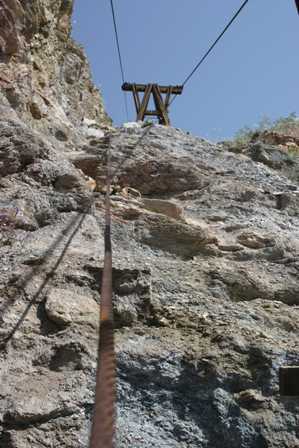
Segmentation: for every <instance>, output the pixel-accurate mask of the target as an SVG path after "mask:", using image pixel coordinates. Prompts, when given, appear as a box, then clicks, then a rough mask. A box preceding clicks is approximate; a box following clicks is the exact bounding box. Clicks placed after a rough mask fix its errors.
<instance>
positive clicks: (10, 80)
mask: <svg viewBox="0 0 299 448" xmlns="http://www.w3.org/2000/svg"><path fill="white" fill-rule="evenodd" d="M4 3H5V6H7V5H8V6H9V7H10V8H11V9H12V8H13V5H14V4H15V5H17V3H18V2H17V0H15V2H13V1H10V0H7V1H5V2H4V0H2V1H1V0H0V6H2V5H3V4H4ZM19 3H20V4H21V5H22V8H23V12H22V10H21V9H20V11H21V12H22V14H23V13H24V16H23V18H25V22H24V21H22V20H21V21H20V22H18V23H20V28H18V33H19V34H18V35H15V38H20V39H18V42H17V41H16V39H15V38H14V39H15V40H14V41H11V42H9V40H8V39H7V36H8V33H7V29H6V28H5V27H4V28H1V26H0V36H1V38H0V46H2V48H3V36H4V38H5V39H6V40H5V44H6V43H7V45H8V46H7V48H8V47H10V49H11V50H9V51H14V53H9V51H8V50H7V52H6V53H5V54H3V51H2V54H1V56H0V59H1V62H0V102H1V106H0V257H1V264H0V323H1V329H0V342H1V344H0V446H1V448H2V446H3V448H4V447H5V448H42V447H49V448H50V447H57V446H61V447H64V448H86V446H87V444H88V436H89V430H90V420H91V415H92V411H93V404H94V389H95V368H96V362H97V346H98V340H97V338H98V304H99V302H100V288H101V274H102V268H103V254H104V247H103V233H104V217H103V199H104V196H103V195H102V194H101V193H100V192H98V193H96V194H95V195H94V196H93V195H92V194H91V193H90V191H88V188H86V178H85V177H84V175H83V173H84V174H87V175H88V176H91V177H94V176H96V174H97V173H98V175H99V176H98V178H99V180H101V179H100V178H101V175H102V174H103V173H104V172H105V168H106V167H105V152H106V149H107V145H108V143H109V137H111V142H112V165H113V169H115V168H116V167H119V170H118V172H117V176H115V178H114V185H113V192H114V193H116V194H113V196H112V197H113V201H112V218H113V229H112V236H113V253H114V270H113V292H114V312H115V317H116V348H117V362H118V420H117V433H116V436H117V446H118V447H119V448H125V447H128V446H132V447H138V448H139V447H140V448H141V447H144V448H150V447H153V446H159V447H160V446H161V447H165V448H166V447H173V448H176V447H177V448H179V447H180V448H187V447H188V448H190V447H194V448H195V447H196V448H210V447H213V448H266V447H271V448H282V447H284V448H295V447H296V446H298V444H299V438H298V406H297V404H296V403H297V402H296V399H295V400H294V399H290V398H287V397H281V396H280V395H279V386H278V372H279V367H280V366H283V365H296V364H297V365H298V363H299V352H298V336H299V300H298V298H299V289H298V285H299V231H298V229H299V226H298V224H299V222H298V220H299V215H298V194H297V191H298V166H299V165H298V159H297V158H296V156H292V160H291V161H290V160H289V159H288V158H286V157H285V155H286V153H285V152H284V151H283V150H282V148H281V147H280V146H277V142H273V141H271V145H269V143H270V142H268V143H267V144H265V143H258V145H262V146H259V149H257V147H256V146H254V145H253V144H250V145H249V146H248V147H246V148H243V152H242V151H241V152H240V153H232V152H229V151H227V150H226V149H225V147H224V146H223V145H217V144H212V143H209V142H206V141H204V140H203V139H200V138H195V137H192V136H190V135H188V134H186V133H184V132H183V131H181V130H177V129H172V128H165V127H161V126H159V125H155V126H153V128H151V129H150V130H149V132H148V134H147V136H146V137H145V139H144V140H143V142H142V143H141V144H140V145H138V146H137V147H135V146H136V142H137V141H138V139H139V138H140V136H141V133H142V132H143V131H144V130H143V129H142V127H141V126H140V125H139V124H138V125H137V126H135V125H134V126H129V127H125V128H121V129H118V130H114V132H111V133H109V135H105V136H104V137H102V129H104V127H105V130H106V131H109V129H108V127H107V124H109V123H108V121H107V119H106V116H105V113H104V112H103V109H102V106H101V102H100V98H99V96H98V94H97V93H96V92H95V90H94V88H93V86H92V84H91V82H90V77H89V72H88V68H87V65H86V60H85V57H84V56H83V54H82V51H81V49H79V48H78V47H77V46H76V45H75V44H73V42H72V41H71V39H70V38H69V32H70V12H71V9H72V3H73V2H72V1H62V0H61V1H60V0H59V1H57V2H52V1H49V0H34V1H32V2H25V1H20V2H19ZM0 11H1V12H0V22H1V21H2V18H3V10H1V8H0ZM4 12H5V11H4ZM1 14H2V16H1ZM1 24H2V22H1ZM18 27H19V25H18ZM1 39H2V40H1ZM45 48H47V51H45ZM24 50H25V51H24ZM12 55H13V57H12ZM26 55H27V56H28V59H27V58H26ZM51 86H52V87H53V88H52V87H51ZM33 101H34V102H36V104H37V106H38V110H37V109H34V108H33V109H32V108H31V110H30V103H32V102H33ZM34 107H35V106H34ZM32 112H33V115H35V117H34V116H33V115H32ZM90 130H92V133H93V135H92V136H88V135H87V134H88V133H89V131H90ZM94 131H96V133H94ZM279 144H280V143H279ZM77 168H80V169H81V170H82V171H83V173H82V171H80V170H79V169H77ZM123 187H125V188H126V190H125V191H128V189H129V191H133V190H130V189H136V190H140V191H141V193H142V198H140V197H139V195H137V197H135V198H134V197H132V196H131V195H127V196H126V197H123V196H122V193H121V192H122V188H123ZM127 187H128V188H127ZM99 191H101V190H100V189H99ZM279 197H281V200H279V199H278V198H279ZM93 199H95V201H93ZM182 210H184V214H182Z"/></svg>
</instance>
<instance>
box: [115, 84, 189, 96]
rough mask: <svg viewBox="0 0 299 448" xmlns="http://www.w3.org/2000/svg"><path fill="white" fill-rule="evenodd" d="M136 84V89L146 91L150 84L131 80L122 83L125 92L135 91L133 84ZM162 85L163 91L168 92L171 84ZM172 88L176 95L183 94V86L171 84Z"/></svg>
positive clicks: (161, 89)
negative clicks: (130, 81) (134, 82)
mask: <svg viewBox="0 0 299 448" xmlns="http://www.w3.org/2000/svg"><path fill="white" fill-rule="evenodd" d="M134 85H135V86H136V90H137V91H138V92H145V90H146V87H147V86H148V84H131V83H129V82H125V83H124V84H123V85H122V90H124V91H125V92H132V91H133V86H134ZM159 87H160V91H161V93H167V92H168V89H169V86H159ZM171 88H172V93H173V94H174V95H181V94H182V92H183V88H184V87H183V86H171Z"/></svg>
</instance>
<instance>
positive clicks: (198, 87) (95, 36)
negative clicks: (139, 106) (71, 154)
mask: <svg viewBox="0 0 299 448" xmlns="http://www.w3.org/2000/svg"><path fill="white" fill-rule="evenodd" d="M114 2H115V9H116V15H117V22H118V28H119V36H120V45H121V52H122V56H123V62H124V69H125V78H126V81H128V82H137V83H148V82H157V83H159V84H174V85H176V84H180V83H182V81H183V80H184V79H185V77H186V76H187V75H188V74H189V73H190V72H191V70H192V68H193V67H194V65H195V64H196V63H197V62H198V60H199V59H200V57H201V56H202V55H203V53H204V52H205V51H206V50H207V48H208V47H209V45H210V44H211V43H212V42H213V41H214V40H215V38H216V37H217V35H218V34H219V32H220V31H222V29H223V27H224V26H225V25H226V23H227V22H228V20H229V19H230V18H231V16H232V15H233V13H234V12H235V11H236V10H237V9H238V8H239V6H240V4H241V3H242V0H185V1H183V0H152V1H148V0H114ZM73 35H74V37H75V39H76V40H77V41H79V42H80V43H81V44H82V45H83V46H84V47H85V50H86V52H87V55H88V57H89V60H90V62H91V67H92V72H93V77H94V81H95V83H96V85H97V86H98V87H100V88H101V90H102V93H103V96H104V102H105V106H106V110H107V111H108V113H109V115H110V116H111V118H112V119H113V121H114V123H115V124H116V125H119V124H121V123H122V122H124V121H126V115H125V109H124V101H123V93H122V91H121V83H122V82H121V75H120V69H119V63H118V59H117V52H116V45H115V39H114V31H113V23H112V16H111V10H110V1H109V0H75V15H74V20H73ZM298 75H299V16H298V14H297V10H296V8H295V2H294V0H250V1H249V3H248V4H247V6H246V7H245V9H244V10H243V11H242V13H241V15H240V16H239V17H238V19H237V21H236V22H235V23H234V24H233V25H232V27H231V28H230V30H229V31H228V32H227V33H226V34H225V36H224V38H223V39H222V41H221V42H220V43H219V44H218V46H217V47H216V49H215V51H214V53H213V54H212V55H210V56H209V58H208V59H207V60H206V62H205V63H204V65H202V67H201V69H200V71H199V72H197V73H196V74H195V76H194V77H193V78H192V79H191V81H190V83H189V84H187V86H186V88H185V90H184V93H183V95H182V96H180V97H178V98H177V99H176V101H175V102H174V103H173V106H172V107H171V120H172V125H173V126H176V127H179V128H182V129H184V130H187V131H191V132H192V133H193V134H195V135H198V136H202V137H204V138H208V139H210V140H221V139H224V138H229V137H231V136H233V135H234V133H235V132H236V131H237V130H238V129H239V128H241V127H243V126H245V125H248V126H254V125H255V124H257V122H258V121H259V120H260V119H261V118H263V117H264V116H268V117H269V118H271V119H276V118H278V117H280V116H285V115H288V114H289V113H291V112H296V113H297V115H299V76H298ZM127 95H128V102H129V114H130V120H132V121H133V120H135V109H134V107H133V99H132V98H131V94H127Z"/></svg>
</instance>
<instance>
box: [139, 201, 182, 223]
mask: <svg viewBox="0 0 299 448" xmlns="http://www.w3.org/2000/svg"><path fill="white" fill-rule="evenodd" d="M142 205H143V206H144V208H146V209H148V210H152V211H153V212H156V213H161V214H162V215H166V216H169V217H170V218H174V219H182V218H183V215H184V211H183V208H182V207H180V206H178V205H177V204H175V203H174V202H171V201H165V200H162V199H147V198H143V199H142Z"/></svg>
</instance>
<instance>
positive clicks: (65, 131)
mask: <svg viewBox="0 0 299 448" xmlns="http://www.w3.org/2000/svg"><path fill="white" fill-rule="evenodd" d="M72 8H73V0H59V1H50V0H32V1H30V2H28V1H27V0H0V105H1V109H0V114H1V115H2V116H6V117H7V116H8V115H12V110H13V111H14V112H15V113H16V114H17V116H18V117H19V118H21V119H22V120H24V121H25V122H26V123H27V124H28V125H30V126H31V127H33V128H34V129H36V130H38V131H40V132H42V133H44V134H47V135H48V138H51V141H52V143H53V144H56V145H57V146H58V145H59V144H61V145H62V146H63V147H64V148H70V149H74V148H77V147H78V145H82V144H84V141H82V135H83V136H86V135H87V136H88V135H89V134H90V133H91V131H90V129H88V128H90V127H92V126H91V125H92V124H94V123H97V124H98V126H102V127H104V126H106V125H109V124H110V120H109V119H108V117H107V115H106V114H105V111H104V108H103V102H102V98H101V96H100V94H99V91H98V90H97V89H96V88H95V87H94V85H93V83H92V81H91V78H90V70H89V65H88V62H87V60H86V57H85V54H84V52H83V50H82V48H81V47H80V46H78V45H77V44H76V43H74V41H73V40H72V39H71V37H70V31H71V13H72ZM95 127H97V126H96V125H95ZM80 128H81V132H80ZM78 131H79V132H78Z"/></svg>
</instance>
